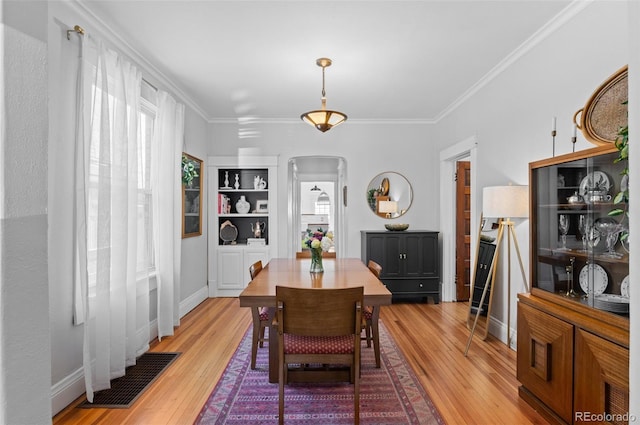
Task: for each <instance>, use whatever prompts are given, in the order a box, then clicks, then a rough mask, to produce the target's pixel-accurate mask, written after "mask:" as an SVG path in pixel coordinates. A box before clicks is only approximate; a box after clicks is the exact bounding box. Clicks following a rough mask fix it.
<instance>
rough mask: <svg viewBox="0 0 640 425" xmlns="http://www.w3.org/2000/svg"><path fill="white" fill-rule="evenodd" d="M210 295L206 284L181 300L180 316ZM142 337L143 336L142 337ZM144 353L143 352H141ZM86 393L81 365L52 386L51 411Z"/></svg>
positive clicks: (154, 330)
mask: <svg viewBox="0 0 640 425" xmlns="http://www.w3.org/2000/svg"><path fill="white" fill-rule="evenodd" d="M207 297H208V288H207V287H206V286H205V287H203V288H201V289H199V290H198V291H196V292H195V293H194V294H193V295H191V296H190V297H188V298H186V299H184V300H182V301H181V302H180V306H179V309H180V317H184V316H185V315H186V314H187V313H189V312H190V311H191V310H193V309H194V308H196V307H197V306H198V304H200V303H201V302H202V301H204V300H206V299H207ZM149 328H150V330H149V331H150V335H149V338H150V341H149V342H151V341H153V340H154V339H156V338H157V337H158V321H157V320H155V319H154V320H152V321H151V322H149ZM140 338H142V337H140ZM139 354H142V353H139ZM84 393H85V386H84V368H83V367H80V368H78V369H77V370H75V371H74V372H73V373H71V374H70V375H67V376H66V377H64V378H63V379H61V380H60V381H58V382H57V383H55V384H54V385H52V386H51V412H52V414H53V415H56V414H57V413H59V412H60V411H62V410H63V409H64V408H65V407H67V406H68V405H70V404H71V403H73V402H74V401H75V400H76V399H77V398H78V397H81V396H82V395H83V394H84Z"/></svg>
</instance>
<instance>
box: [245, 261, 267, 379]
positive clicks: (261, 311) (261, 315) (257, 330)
mask: <svg viewBox="0 0 640 425" xmlns="http://www.w3.org/2000/svg"><path fill="white" fill-rule="evenodd" d="M261 270H262V261H256V262H255V263H253V264H252V265H251V266H250V267H249V275H251V280H253V279H254V278H255V277H256V276H257V275H258V273H260V271H261ZM251 318H252V321H253V333H252V335H251V342H252V344H251V369H255V368H256V357H257V356H258V347H260V348H262V347H264V341H265V340H266V339H265V337H264V330H265V329H266V328H267V327H268V326H269V309H268V308H267V307H252V308H251Z"/></svg>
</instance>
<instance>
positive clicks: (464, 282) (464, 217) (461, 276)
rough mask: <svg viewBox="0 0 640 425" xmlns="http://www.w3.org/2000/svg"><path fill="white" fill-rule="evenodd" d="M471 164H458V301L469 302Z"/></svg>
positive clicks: (462, 162) (466, 162)
mask: <svg viewBox="0 0 640 425" xmlns="http://www.w3.org/2000/svg"><path fill="white" fill-rule="evenodd" d="M470 251H471V162H469V161H458V162H457V163H456V300H458V301H467V300H468V299H469V290H470V287H471V277H470V276H471V272H470V270H471V253H470Z"/></svg>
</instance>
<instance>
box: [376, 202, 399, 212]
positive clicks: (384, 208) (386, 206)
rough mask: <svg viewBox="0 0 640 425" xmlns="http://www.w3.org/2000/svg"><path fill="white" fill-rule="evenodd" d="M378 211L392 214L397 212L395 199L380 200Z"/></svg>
mask: <svg viewBox="0 0 640 425" xmlns="http://www.w3.org/2000/svg"><path fill="white" fill-rule="evenodd" d="M378 212H381V213H386V214H393V213H397V212H398V203H397V202H396V201H380V202H378Z"/></svg>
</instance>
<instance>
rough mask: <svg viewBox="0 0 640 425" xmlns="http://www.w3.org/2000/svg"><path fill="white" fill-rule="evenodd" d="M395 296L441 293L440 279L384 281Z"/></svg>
mask: <svg viewBox="0 0 640 425" xmlns="http://www.w3.org/2000/svg"><path fill="white" fill-rule="evenodd" d="M383 282H384V284H385V285H386V286H387V289H389V291H391V292H392V293H393V294H433V293H439V292H440V287H439V286H440V285H439V283H438V279H383Z"/></svg>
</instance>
